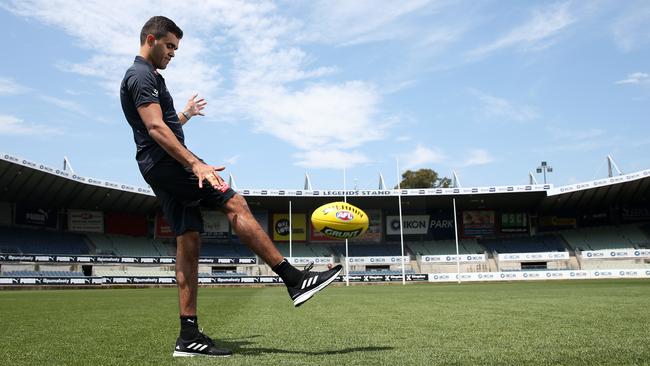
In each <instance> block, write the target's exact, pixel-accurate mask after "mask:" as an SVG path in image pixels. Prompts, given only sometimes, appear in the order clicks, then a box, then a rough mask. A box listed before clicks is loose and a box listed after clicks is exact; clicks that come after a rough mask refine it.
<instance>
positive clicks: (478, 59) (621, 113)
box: [0, 0, 650, 189]
mask: <svg viewBox="0 0 650 366" xmlns="http://www.w3.org/2000/svg"><path fill="white" fill-rule="evenodd" d="M154 15H164V16H167V17H169V18H171V19H173V20H174V21H175V22H176V23H177V24H178V25H179V26H180V27H181V28H182V29H183V31H184V36H183V39H182V40H181V42H180V47H179V49H178V51H177V52H176V57H174V59H173V60H172V61H171V63H170V65H169V66H168V67H167V69H166V70H164V71H162V72H161V74H163V75H164V77H165V80H166V83H167V87H168V89H169V90H170V92H171V94H172V96H173V97H174V102H175V106H176V109H177V110H181V109H182V108H183V107H184V106H185V103H186V102H187V99H188V98H189V97H190V95H192V94H193V93H198V94H199V95H200V96H201V97H204V98H206V100H207V101H208V106H207V108H206V110H205V116H204V117H195V118H192V120H191V121H190V122H189V123H188V124H186V125H185V127H184V130H185V135H186V144H187V146H188V148H189V149H190V150H191V151H193V152H194V153H195V154H197V155H199V156H200V157H202V158H203V159H204V160H205V161H207V162H208V163H209V164H212V165H224V166H226V170H225V171H224V172H223V173H222V175H223V176H225V177H228V175H229V174H232V175H233V177H234V179H235V183H236V185H237V188H239V189H245V188H251V189H254V188H277V189H301V188H303V184H304V177H305V174H309V176H310V178H311V183H312V186H313V188H314V189H340V188H342V187H343V184H344V178H345V184H346V188H354V187H356V188H358V189H377V188H378V182H379V178H378V177H379V174H380V173H381V174H382V175H383V177H384V179H385V182H386V185H387V186H389V187H392V186H394V185H395V184H396V183H397V179H398V167H399V172H403V171H404V170H406V169H411V170H416V169H420V168H431V169H434V170H436V171H437V172H439V174H440V175H441V176H448V177H450V176H451V175H452V172H456V174H457V176H458V178H459V182H460V184H461V185H462V186H464V187H470V186H472V187H474V186H494V185H514V184H527V183H528V173H529V172H533V173H534V176H535V177H536V178H537V180H538V182H539V183H542V182H543V179H544V178H543V176H542V175H540V174H536V173H535V169H536V168H537V167H538V166H539V165H540V163H541V162H542V161H547V162H548V164H549V165H550V166H552V167H553V172H552V173H549V174H548V175H547V181H548V182H549V183H552V184H554V185H556V186H559V185H566V184H572V183H576V182H583V181H590V180H593V179H596V178H601V177H605V176H606V175H607V163H606V156H607V155H611V156H612V157H613V158H614V160H615V162H616V163H617V165H618V167H619V168H620V169H621V170H622V171H623V172H624V173H629V172H634V171H639V170H644V169H648V168H650V154H649V153H648V151H649V150H650V133H649V132H650V120H649V119H650V62H649V61H650V2H648V1H643V0H641V1H634V0H628V1H618V0H612V1H606V0H602V1H600V0H594V1H516V0H515V1H507V0H494V1H488V0H485V1H435V0H432V1H427V0H401V1H380V0H374V1H369V0H355V1H349V0H347V1H346V0H327V1H326V0H313V1H284V0H283V1H254V2H250V1H237V0H224V1H200V2H196V3H195V4H193V5H191V6H188V5H186V4H184V3H182V2H179V1H164V0H163V1H137V2H135V1H120V0H113V1H71V0H49V1H32V0H20V1H7V0H0V28H1V29H2V34H3V35H4V37H3V40H4V42H3V43H4V45H3V47H2V49H3V52H2V57H0V152H2V153H9V154H13V155H17V156H19V157H22V158H27V159H30V160H33V161H35V162H38V163H44V164H46V165H50V166H53V167H56V168H60V167H62V165H63V157H64V156H66V157H67V158H68V160H69V162H70V164H71V166H72V168H73V169H74V171H75V172H76V173H77V174H79V175H82V176H85V177H93V178H98V179H103V180H111V181H115V182H119V183H128V184H132V185H137V186H143V187H144V186H146V183H145V182H144V180H143V179H142V177H141V176H140V173H139V171H138V168H137V164H136V162H135V145H134V143H133V135H132V131H131V129H130V127H129V126H128V124H127V122H126V120H125V119H124V115H123V113H122V110H121V106H120V101H119V86H120V81H121V79H122V77H123V75H124V72H125V70H126V69H127V68H128V67H129V66H130V65H131V64H132V62H133V58H134V56H135V55H136V54H137V53H138V51H139V32H140V29H141V28H142V25H143V24H144V23H145V22H146V20H147V19H149V18H150V17H151V16H154ZM344 172H345V174H344Z"/></svg>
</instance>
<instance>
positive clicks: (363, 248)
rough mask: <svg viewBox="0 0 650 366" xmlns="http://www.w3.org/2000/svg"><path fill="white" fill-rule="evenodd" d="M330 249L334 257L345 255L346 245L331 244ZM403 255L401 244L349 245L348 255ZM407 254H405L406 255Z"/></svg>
mask: <svg viewBox="0 0 650 366" xmlns="http://www.w3.org/2000/svg"><path fill="white" fill-rule="evenodd" d="M329 247H330V250H331V251H332V253H334V255H337V256H344V255H345V244H330V245H329ZM401 253H402V252H401V247H400V243H385V244H349V245H348V254H349V255H350V257H373V256H398V255H401ZM407 254H408V253H404V255H407Z"/></svg>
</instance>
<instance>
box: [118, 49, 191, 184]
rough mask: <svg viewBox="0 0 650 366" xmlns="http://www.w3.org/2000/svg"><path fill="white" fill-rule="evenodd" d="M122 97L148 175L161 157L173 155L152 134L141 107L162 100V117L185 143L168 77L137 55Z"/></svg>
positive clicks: (138, 156)
mask: <svg viewBox="0 0 650 366" xmlns="http://www.w3.org/2000/svg"><path fill="white" fill-rule="evenodd" d="M120 100H121V102H122V111H123V112H124V117H126V120H127V121H128V122H129V125H131V128H132V129H133V139H134V140H135V146H136V155H135V159H136V160H137V161H138V167H139V168H140V172H141V173H142V175H145V174H146V173H147V172H148V171H149V170H150V169H151V168H152V167H153V166H154V165H155V164H156V163H157V162H159V161H160V160H161V159H162V158H165V157H167V158H170V159H173V158H172V157H171V156H169V154H167V152H166V151H165V150H164V149H163V148H162V147H161V146H160V145H158V143H157V142H156V141H155V140H154V139H153V138H152V137H151V136H149V132H147V128H146V127H145V125H144V122H142V118H140V114H139V113H138V107H140V106H142V105H145V104H148V103H157V104H159V105H160V109H161V110H162V115H163V121H165V124H167V126H169V128H170V129H171V130H172V132H173V133H174V135H176V138H178V141H180V143H181V144H182V145H183V146H185V135H184V134H183V128H182V125H181V122H180V121H179V120H178V115H177V114H176V110H175V109H174V100H173V99H172V96H171V94H169V90H167V86H165V79H163V77H162V75H160V74H159V73H158V72H157V71H156V70H155V69H154V67H153V65H151V64H150V63H148V62H147V61H146V60H145V59H144V58H142V57H141V56H136V57H135V61H134V62H133V66H131V67H129V69H128V70H126V73H125V74H124V79H122V85H121V87H120Z"/></svg>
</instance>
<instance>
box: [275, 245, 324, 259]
mask: <svg viewBox="0 0 650 366" xmlns="http://www.w3.org/2000/svg"><path fill="white" fill-rule="evenodd" d="M275 246H276V247H277V248H278V250H279V251H280V253H281V254H282V255H283V256H285V257H289V256H292V257H330V256H332V255H333V253H332V251H331V250H330V249H329V246H328V245H326V244H320V243H295V244H292V245H291V255H289V243H275Z"/></svg>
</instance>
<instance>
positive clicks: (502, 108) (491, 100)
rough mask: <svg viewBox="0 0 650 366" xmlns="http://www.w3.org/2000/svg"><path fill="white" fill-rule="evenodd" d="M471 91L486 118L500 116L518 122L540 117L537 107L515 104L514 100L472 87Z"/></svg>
mask: <svg viewBox="0 0 650 366" xmlns="http://www.w3.org/2000/svg"><path fill="white" fill-rule="evenodd" d="M469 92H470V93H471V94H472V95H474V96H475V97H477V98H478V99H479V102H480V103H481V110H482V113H483V114H484V116H485V117H486V118H499V119H506V120H511V121H516V122H528V121H532V120H535V119H538V118H539V114H538V113H537V111H536V110H535V108H533V107H531V106H527V105H515V104H514V103H513V102H511V101H509V100H506V99H503V98H498V97H495V96H493V95H489V94H487V93H484V92H482V91H480V90H477V89H474V88H470V89H469Z"/></svg>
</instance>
